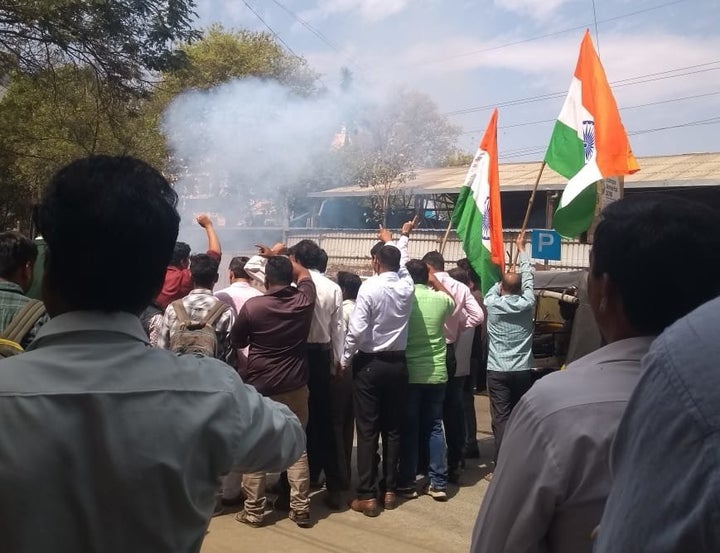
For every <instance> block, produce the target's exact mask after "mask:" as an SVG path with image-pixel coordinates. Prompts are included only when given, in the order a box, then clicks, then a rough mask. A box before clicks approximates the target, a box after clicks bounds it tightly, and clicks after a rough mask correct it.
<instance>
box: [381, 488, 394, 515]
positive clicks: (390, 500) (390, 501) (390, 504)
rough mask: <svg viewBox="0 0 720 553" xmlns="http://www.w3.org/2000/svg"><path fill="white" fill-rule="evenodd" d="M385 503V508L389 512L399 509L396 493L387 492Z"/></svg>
mask: <svg viewBox="0 0 720 553" xmlns="http://www.w3.org/2000/svg"><path fill="white" fill-rule="evenodd" d="M383 503H384V504H385V508H386V509H387V510H389V511H391V510H393V509H394V508H395V507H397V495H395V492H385V497H384V500H383Z"/></svg>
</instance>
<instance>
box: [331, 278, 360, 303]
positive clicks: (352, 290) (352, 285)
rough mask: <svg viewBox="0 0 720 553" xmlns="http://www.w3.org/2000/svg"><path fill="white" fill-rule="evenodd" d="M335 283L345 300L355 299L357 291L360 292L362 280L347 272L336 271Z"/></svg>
mask: <svg viewBox="0 0 720 553" xmlns="http://www.w3.org/2000/svg"><path fill="white" fill-rule="evenodd" d="M337 283H338V286H340V289H341V290H342V293H343V297H344V298H345V299H348V300H355V299H357V295H358V290H360V285H361V284H362V280H361V279H360V277H359V276H358V275H356V274H355V273H350V272H348V271H338V274H337Z"/></svg>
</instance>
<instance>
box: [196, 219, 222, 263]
mask: <svg viewBox="0 0 720 553" xmlns="http://www.w3.org/2000/svg"><path fill="white" fill-rule="evenodd" d="M196 221H197V224H198V225H200V226H201V227H202V228H204V229H205V234H206V235H207V240H208V249H207V253H208V255H212V254H213V253H215V254H217V256H218V257H220V256H222V249H221V248H220V240H219V239H218V237H217V234H216V233H215V227H214V226H213V222H212V219H210V217H208V216H207V215H205V214H203V215H200V216H199V217H198V218H197V219H196Z"/></svg>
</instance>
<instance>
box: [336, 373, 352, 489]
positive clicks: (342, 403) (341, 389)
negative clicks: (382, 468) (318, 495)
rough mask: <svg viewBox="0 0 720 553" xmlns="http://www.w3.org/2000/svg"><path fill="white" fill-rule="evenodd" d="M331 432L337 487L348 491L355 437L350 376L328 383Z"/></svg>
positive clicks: (348, 374)
mask: <svg viewBox="0 0 720 553" xmlns="http://www.w3.org/2000/svg"><path fill="white" fill-rule="evenodd" d="M330 394H331V398H330V405H331V411H332V413H331V419H332V430H333V436H334V438H335V459H336V466H337V468H338V486H339V487H340V489H341V490H349V489H350V481H351V479H352V472H351V462H352V450H353V438H354V437H355V410H354V408H353V383H352V374H351V372H350V371H348V372H346V373H345V375H343V376H342V377H341V378H335V379H332V380H331V381H330Z"/></svg>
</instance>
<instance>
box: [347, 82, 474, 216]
mask: <svg viewBox="0 0 720 553" xmlns="http://www.w3.org/2000/svg"><path fill="white" fill-rule="evenodd" d="M355 125H356V127H357V129H356V132H355V133H351V134H353V135H354V138H352V137H351V139H350V144H349V145H348V146H346V147H345V148H343V149H342V151H341V155H343V156H344V158H345V160H346V164H345V171H344V173H345V174H344V175H343V177H344V178H346V179H347V180H346V183H353V184H358V185H359V186H363V187H364V186H367V187H370V188H371V189H372V195H371V200H372V204H373V211H374V214H375V217H376V221H375V222H378V223H382V224H385V223H386V221H387V215H388V211H389V210H390V209H392V208H407V207H409V205H410V203H411V197H409V196H408V195H407V194H405V193H404V192H403V190H402V189H401V185H402V184H404V183H406V182H407V181H408V180H412V179H413V178H415V170H416V169H419V168H423V167H435V166H437V165H440V164H442V163H443V161H444V160H445V159H447V157H448V156H449V155H450V154H451V153H452V152H453V151H454V148H455V142H456V140H457V137H458V136H459V134H460V128H459V127H458V126H456V125H453V124H451V123H450V122H449V121H448V119H447V117H445V116H443V115H441V114H440V112H439V110H438V107H437V104H436V103H435V102H434V101H433V100H432V99H431V98H430V97H429V96H427V95H425V94H422V93H420V92H416V91H400V92H399V93H398V94H397V95H396V96H394V97H392V98H391V99H390V100H388V101H387V102H386V103H384V104H381V105H376V106H371V107H370V108H368V109H365V110H362V111H360V112H359V115H358V119H357V121H356V122H355Z"/></svg>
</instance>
